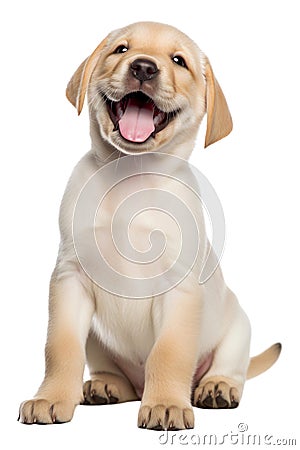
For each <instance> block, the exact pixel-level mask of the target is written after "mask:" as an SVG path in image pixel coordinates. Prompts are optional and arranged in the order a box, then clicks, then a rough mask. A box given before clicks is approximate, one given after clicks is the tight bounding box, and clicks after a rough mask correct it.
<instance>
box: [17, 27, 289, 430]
mask: <svg viewBox="0 0 300 450" xmlns="http://www.w3.org/2000/svg"><path fill="white" fill-rule="evenodd" d="M66 94H67V98H68V99H69V101H70V102H71V103H72V105H73V106H75V107H76V109H77V111H78V114H80V113H81V110H82V108H83V103H84V99H85V96H86V95H87V98H88V104H89V114H90V134H91V143H92V148H91V151H90V152H89V153H87V154H86V155H85V156H84V157H83V159H82V160H81V161H80V162H79V164H78V165H77V166H76V168H75V169H74V172H73V174H72V176H71V179H70V181H69V183H68V186H67V189H66V192H65V195H64V198H63V201H62V205H61V211H60V230H61V244H60V248H59V254H58V259H57V264H56V267H55V269H54V272H53V275H52V278H51V283H50V306H49V327H48V337H47V344H46V350H45V355H46V370H45V378H44V381H43V382H42V384H41V386H40V388H39V390H38V392H37V394H36V396H35V397H34V399H33V400H29V401H25V402H23V403H22V404H21V407H20V420H21V422H23V423H27V424H32V423H45V424H50V423H61V422H68V421H70V420H71V419H72V416H73V413H74V409H75V407H76V405H78V404H80V403H86V404H107V403H116V402H126V401H131V400H138V399H141V407H140V411H139V416H138V426H139V427H142V428H148V429H156V430H162V429H169V430H170V429H173V430H175V429H176V430H177V429H185V428H193V426H194V416H193V409H192V406H196V407H201V408H235V407H237V406H238V404H239V402H240V399H241V395H242V391H243V386H244V382H245V380H246V378H250V377H253V376H256V375H258V374H259V373H261V372H263V371H265V370H267V369H268V368H269V367H271V366H272V365H273V363H274V362H275V361H276V360H277V358H278V356H279V353H280V350H281V346H280V344H275V345H273V346H272V347H271V348H269V349H268V350H266V351H265V352H264V353H262V354H261V355H259V356H257V357H255V358H252V359H249V345H250V325H249V321H248V318H247V316H246V314H245V313H244V312H243V310H242V309H241V307H240V306H239V304H238V301H237V299H236V297H235V295H234V294H233V293H232V292H231V291H230V290H229V289H228V288H227V286H226V285H225V282H224V280H223V277H222V273H221V270H220V268H219V266H218V265H217V266H216V267H215V268H214V270H213V271H211V274H210V276H209V277H208V279H207V280H206V282H205V283H200V282H199V271H201V267H202V266H203V261H204V260H205V259H206V257H207V255H208V253H209V251H210V245H209V242H208V240H207V238H206V235H205V227H204V221H203V215H202V210H201V208H199V207H198V206H196V205H195V199H194V198H192V197H193V195H192V194H191V192H190V191H189V192H188V193H186V192H183V186H182V183H181V184H180V183H179V184H180V186H179V187H178V185H177V184H176V183H175V181H174V177H173V178H172V176H173V175H174V174H176V176H179V175H178V174H179V173H181V172H180V168H179V169H178V164H180V161H181V162H182V164H183V162H184V161H186V160H187V159H188V158H189V156H190V154H191V152H192V149H193V146H194V143H195V139H196V135H197V131H198V127H199V125H200V123H201V121H202V119H203V117H204V115H205V114H207V129H206V137H205V146H209V145H211V144H213V143H214V142H216V141H218V140H220V139H222V138H223V137H225V136H226V135H228V134H229V133H230V131H231V129H232V120H231V116H230V112H229V109H228V106H227V103H226V100H225V97H224V95H223V92H222V90H221V88H220V86H219V84H218V82H217V80H216V78H215V76H214V73H213V70H212V68H211V65H210V62H209V60H208V59H207V57H206V56H205V55H204V54H203V53H202V51H200V50H199V48H198V47H197V46H196V45H195V43H194V42H193V41H191V39H189V38H188V37H187V36H186V35H185V34H183V33H182V32H180V31H178V30H177V29H175V28H173V27H171V26H168V25H162V24H158V23H152V22H143V23H136V24H132V25H129V26H127V27H125V28H123V29H119V30H116V31H113V32H112V33H110V34H109V35H108V36H107V37H106V38H105V39H104V40H103V41H102V42H101V43H100V45H99V46H98V47H97V48H96V49H95V50H94V52H93V53H92V54H91V55H90V56H89V57H88V58H87V59H86V60H85V61H83V63H82V64H81V65H80V66H79V68H78V69H77V71H76V72H75V74H74V75H73V77H72V79H71V80H70V82H69V84H68V87H67V92H66ZM127 155H131V156H127ZM159 155H161V156H159ZM143 157H144V159H143ZM160 157H161V160H162V166H164V170H165V169H166V168H167V167H168V169H167V170H170V171H171V173H172V176H169V177H163V178H164V180H163V181H162V177H161V176H157V174H156V172H155V171H152V172H151V171H150V170H148V172H147V174H145V172H139V173H138V174H137V175H136V174H135V173H134V171H133V172H132V174H133V175H135V176H130V177H127V178H126V177H125V178H126V179H123V182H122V184H121V186H122V188H121V189H120V188H116V191H115V190H114V189H108V187H109V185H110V181H111V186H113V185H114V182H115V181H114V180H113V178H114V174H115V173H118V170H119V167H120V166H122V167H123V168H124V167H125V166H126V164H127V162H128V161H129V163H130V164H129V165H128V164H127V166H126V170H125V172H126V171H127V172H128V171H129V172H130V170H133V169H132V167H133V166H135V165H137V166H138V165H139V161H146V163H147V164H148V163H149V164H150V166H151V164H152V159H153V158H154V159H155V161H156V162H157V159H159V158H160ZM145 158H146V159H145ZM170 158H171V163H170V164H169V161H170ZM159 160H160V159H159ZM149 161H150V162H149ZM172 161H177V162H176V163H173V162H172ZM111 164H113V166H112V167H113V170H110V171H109V172H108V174H107V172H106V170H107V167H111V166H110V165H111ZM124 164H125V166H124ZM141 164H142V163H141ZM170 165H171V166H172V167H170ZM155 167H156V166H155ZM159 167H160V165H158V170H159ZM99 170H100V172H101V171H102V172H101V173H102V174H103V176H100V177H97V179H96V178H94V177H95V174H98V173H99ZM127 172H126V173H127ZM150 172H151V173H150ZM130 173H131V172H130ZM105 174H106V175H105ZM110 177H111V178H112V179H111V180H110ZM91 180H92V181H91ZM93 180H96V181H95V185H94V188H93V189H92V190H91V192H92V194H91V195H86V194H87V193H89V192H90V191H89V188H90V185H91V183H92V182H94V181H93ZM107 186H108V187H107ZM114 186H115V185H114ZM146 189H152V191H151V192H152V194H151V195H152V197H151V199H153V198H154V197H155V198H156V199H157V200H158V201H159V200H160V199H161V196H163V195H166V194H165V193H166V192H169V193H170V192H171V193H172V194H174V193H175V194H176V195H177V197H178V198H180V199H183V203H184V204H185V205H187V206H188V210H189V211H193V212H194V215H195V217H196V222H197V229H198V232H199V235H200V236H201V239H200V245H199V249H198V250H197V255H196V257H195V261H196V262H195V263H193V264H191V267H190V268H189V270H188V271H187V272H186V273H185V276H184V277H183V276H182V277H181V278H180V280H179V282H176V283H175V284H174V285H172V286H171V288H170V286H169V285H168V284H166V286H167V287H165V288H164V289H160V287H159V286H158V285H156V284H155V283H156V281H151V283H150V284H149V283H148V284H147V285H146V287H147V289H146V290H143V289H144V286H145V284H143V283H140V284H139V282H138V279H139V278H141V279H143V280H145V279H146V278H148V279H150V280H156V278H155V276H156V274H157V270H158V271H160V273H163V274H165V273H167V272H166V267H168V265H169V264H170V259H171V258H173V257H174V255H176V252H177V253H178V246H179V241H180V239H179V238H178V233H177V234H176V232H177V231H178V230H177V231H176V224H175V225H174V223H172V220H171V219H170V216H168V215H163V218H161V216H160V215H159V214H158V213H159V211H155V210H154V208H148V209H147V211H145V215H144V216H143V217H140V216H137V217H135V220H132V221H131V224H130V227H131V228H130V230H129V227H128V224H127V225H126V223H125V220H124V215H126V214H125V212H123V215H122V214H121V215H120V214H119V215H118V217H117V218H116V216H117V214H116V213H115V212H116V209H117V208H118V205H119V203H120V195H121V193H122V194H123V195H125V197H126V198H127V199H130V198H131V196H133V195H134V194H135V193H136V192H137V191H143V192H146ZM101 190H104V192H105V193H106V195H105V196H103V201H102V202H101V208H100V209H99V211H98V212H99V214H98V213H97V214H96V216H97V217H96V219H95V221H93V220H89V219H88V218H89V215H90V209H91V208H92V203H93V202H94V201H95V198H96V197H95V195H94V194H95V192H98V191H99V192H100V191H101ZM145 195H146V194H145ZM153 196H154V197H153ZM94 197H95V198H94ZM96 200H97V198H96ZM149 201H150V200H149ZM151 201H152V200H151ZM150 203H151V202H150ZM166 203H168V200H166V201H165V203H164V204H166ZM171 203H172V202H170V205H171ZM79 204H81V207H80V208H79V209H78V205H79ZM113 220H115V222H116V228H115V230H117V232H116V233H115V235H116V238H115V237H114V238H115V239H117V237H118V233H120V236H121V237H120V239H119V241H120V243H121V244H120V245H123V244H124V242H125V240H126V239H125V238H124V235H123V234H124V232H126V233H127V228H126V226H127V227H128V233H129V232H130V236H131V238H130V239H131V242H130V244H131V245H132V247H136V248H138V251H139V255H143V254H144V253H145V252H146V253H147V251H148V250H149V246H148V248H147V246H146V247H145V246H144V247H143V242H146V241H147V239H148V238H149V235H150V234H151V231H153V230H154V229H156V228H160V226H162V228H164V229H165V230H166V236H167V238H168V243H169V244H170V245H169V247H168V250H167V251H165V252H164V253H162V255H161V256H162V258H161V259H162V262H161V260H160V259H159V260H156V259H155V258H154V259H153V264H154V266H155V269H151V268H150V267H149V265H147V264H144V263H143V262H144V261H142V262H141V263H140V264H138V269H137V270H135V268H134V267H133V265H134V264H133V262H132V261H129V260H128V258H125V257H124V255H122V254H121V253H122V252H116V251H115V246H114V244H115V242H113V241H112V238H111V234H112V230H113V225H111V224H112V221H113ZM115 222H114V223H115ZM91 232H92V233H93V236H95V237H96V239H97V240H98V241H99V242H101V245H102V247H101V252H102V254H103V257H104V258H105V259H106V261H107V263H108V265H115V266H116V267H117V270H119V272H122V274H123V281H124V279H125V282H124V286H123V285H122V289H123V288H124V289H123V290H122V289H121V288H120V285H119V284H118V283H117V282H114V278H112V279H111V280H110V282H109V283H108V287H107V286H106V284H105V283H107V276H106V275H105V276H103V273H104V274H106V272H105V270H104V265H102V266H101V267H103V273H102V270H98V268H97V264H96V263H95V259H94V258H95V255H94V251H93V247H92V244H91V245H90V242H91V239H90V235H91ZM122 233H123V234H122ZM151 236H152V234H151ZM152 237H153V236H152ZM157 242H158V241H157ZM183 243H184V241H183ZM148 244H149V241H148ZM124 245H125V244H124ZM129 247H130V245H129V246H127V247H126V250H128V249H129ZM192 251H193V248H192V246H191V249H190V252H192ZM143 252H144V253H143ZM185 266H187V264H185ZM180 270H181V269H180ZM180 270H179V272H180ZM185 270H186V267H184V271H185ZM180 275H181V272H180ZM98 276H99V277H100V282H98V281H97V280H98V278H97V277H98ZM101 277H102V278H101ZM161 279H163V280H164V282H166V283H168V282H169V278H168V276H164V277H163V278H160V280H161ZM139 286H140V287H139ZM149 289H150V291H151V292H150V291H149ZM86 360H87V364H88V366H89V370H90V376H91V379H90V380H89V381H87V382H86V383H85V384H84V385H82V379H83V371H84V366H85V361H86Z"/></svg>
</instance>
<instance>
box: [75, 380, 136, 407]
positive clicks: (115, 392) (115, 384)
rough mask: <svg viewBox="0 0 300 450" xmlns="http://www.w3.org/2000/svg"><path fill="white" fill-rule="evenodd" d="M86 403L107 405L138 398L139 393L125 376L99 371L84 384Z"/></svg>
mask: <svg viewBox="0 0 300 450" xmlns="http://www.w3.org/2000/svg"><path fill="white" fill-rule="evenodd" d="M83 396H84V401H83V404H84V405H106V404H111V403H121V402H128V401H131V400H137V395H136V393H135V391H134V389H133V387H132V386H131V384H130V383H129V381H128V380H126V379H125V378H123V377H121V376H119V375H114V374H111V373H105V372H103V373H99V374H96V375H94V376H93V379H92V380H89V381H86V382H85V383H84V385H83Z"/></svg>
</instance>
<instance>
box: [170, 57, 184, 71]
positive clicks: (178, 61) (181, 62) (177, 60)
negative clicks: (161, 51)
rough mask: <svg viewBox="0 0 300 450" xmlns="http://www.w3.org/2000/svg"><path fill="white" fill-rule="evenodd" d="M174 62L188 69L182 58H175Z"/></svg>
mask: <svg viewBox="0 0 300 450" xmlns="http://www.w3.org/2000/svg"><path fill="white" fill-rule="evenodd" d="M172 61H173V62H174V63H175V64H177V65H178V66H181V67H185V68H186V69H187V68H188V67H187V65H186V62H185V60H184V59H183V57H182V56H173V58H172Z"/></svg>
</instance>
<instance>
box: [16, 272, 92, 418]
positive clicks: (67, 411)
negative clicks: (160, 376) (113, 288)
mask: <svg viewBox="0 0 300 450" xmlns="http://www.w3.org/2000/svg"><path fill="white" fill-rule="evenodd" d="M93 311H94V305H93V302H92V301H91V299H90V298H89V295H88V293H87V291H86V290H85V288H84V287H83V285H82V284H81V282H80V279H79V275H78V274H76V273H74V275H68V277H65V278H60V279H58V278H56V277H55V275H54V276H53V277H52V280H51V285H50V304H49V326H48V337H47V344H46V349H45V357H46V370H45V378H44V381H43V383H42V384H41V386H40V388H39V390H38V392H37V394H36V396H35V397H34V399H33V400H28V401H25V402H23V403H22V404H21V406H20V421H21V422H23V423H27V424H31V423H61V422H68V421H70V420H71V419H72V417H73V413H74V409H75V406H76V405H77V404H79V403H80V401H81V400H82V378H83V370H84V363H85V342H86V339H87V335H88V331H89V328H90V323H91V318H92V315H93Z"/></svg>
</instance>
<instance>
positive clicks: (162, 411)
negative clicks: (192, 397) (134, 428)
mask: <svg viewBox="0 0 300 450" xmlns="http://www.w3.org/2000/svg"><path fill="white" fill-rule="evenodd" d="M138 427H139V428H147V429H148V430H158V431H160V430H184V429H187V428H194V413H193V410H192V408H182V407H179V406H176V405H170V406H169V405H168V406H167V405H155V406H152V407H150V406H147V405H142V406H141V408H140V411H139V416H138Z"/></svg>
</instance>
